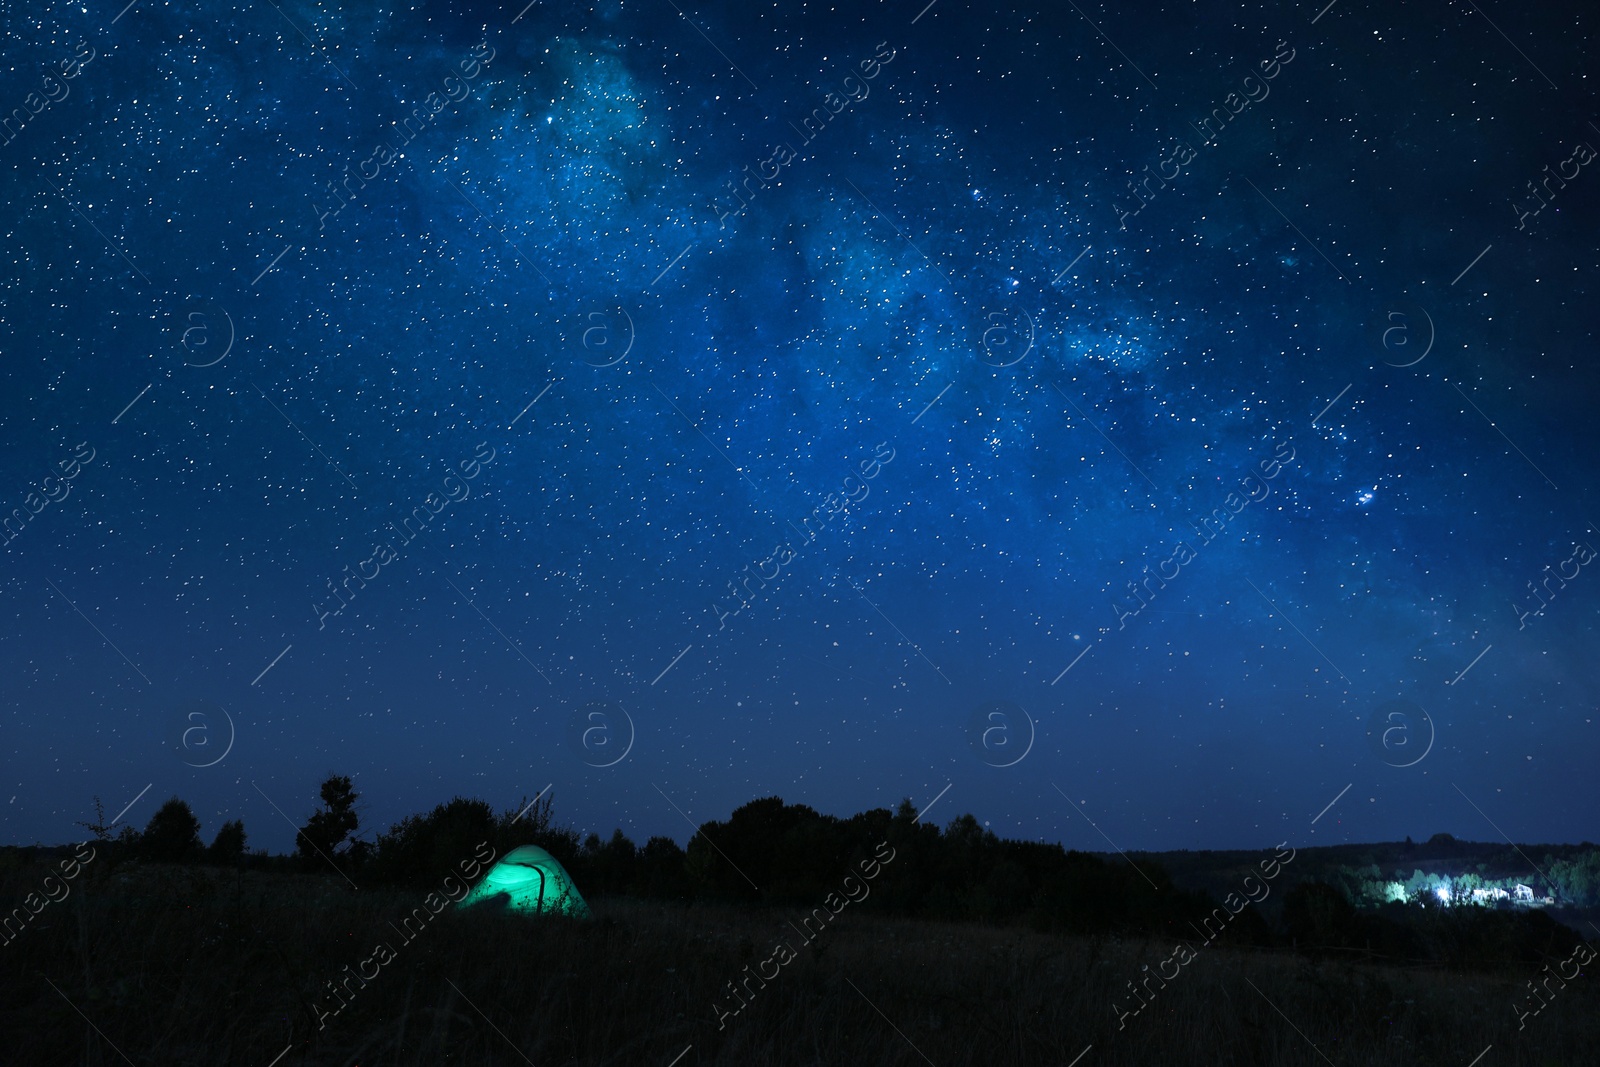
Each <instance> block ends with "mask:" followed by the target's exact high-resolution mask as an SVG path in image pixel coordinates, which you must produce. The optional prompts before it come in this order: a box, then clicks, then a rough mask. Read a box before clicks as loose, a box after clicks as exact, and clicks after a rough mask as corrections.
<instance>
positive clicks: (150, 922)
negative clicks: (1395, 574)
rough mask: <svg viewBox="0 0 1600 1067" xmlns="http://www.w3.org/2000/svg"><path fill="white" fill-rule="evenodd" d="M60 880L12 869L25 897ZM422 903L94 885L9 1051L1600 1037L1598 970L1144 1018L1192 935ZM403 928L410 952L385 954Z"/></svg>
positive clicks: (296, 885)
mask: <svg viewBox="0 0 1600 1067" xmlns="http://www.w3.org/2000/svg"><path fill="white" fill-rule="evenodd" d="M36 873H37V872H32V871H23V872H13V873H11V874H8V876H7V877H6V878H4V879H3V881H4V883H5V884H4V885H3V886H0V888H3V889H4V891H5V893H6V897H5V899H7V900H13V899H15V900H20V899H22V898H23V896H25V895H26V893H27V892H29V891H30V889H31V888H32V886H31V884H30V881H29V879H31V878H34V877H35V876H36ZM423 895H424V894H423V893H420V892H406V893H402V892H397V891H392V890H387V889H368V888H364V889H361V890H359V891H356V890H352V889H351V888H350V887H349V886H348V885H346V884H345V883H343V882H340V881H338V880H337V879H332V878H325V877H321V876H313V875H293V874H273V873H264V872H250V873H243V874H241V873H238V872H229V871H219V870H216V869H206V868H183V867H176V868H140V867H138V866H136V865H130V866H124V867H121V868H118V869H117V870H115V871H114V872H111V874H110V875H109V876H108V877H104V878H100V879H98V880H97V879H95V878H92V877H81V878H79V879H78V880H77V881H75V882H73V883H72V892H71V895H70V896H69V897H67V898H66V899H64V900H62V901H60V902H59V903H50V904H48V905H47V906H46V907H45V908H44V909H43V910H42V911H41V912H40V913H39V914H38V915H37V916H36V917H35V918H33V919H32V920H31V921H30V922H29V923H28V925H27V926H26V927H25V928H24V929H22V930H21V931H20V933H19V934H18V936H16V937H15V939H14V940H11V941H10V942H9V943H6V944H3V945H0V955H3V967H0V981H3V983H4V996H3V999H0V1005H3V1007H0V1012H3V1018H0V1062H3V1063H7V1064H27V1065H30V1067H42V1065H49V1064H84V1065H100V1064H120V1063H125V1062H126V1063H133V1064H138V1065H140V1067H143V1065H146V1064H149V1065H163V1067H187V1065H190V1064H194V1065H201V1064H204V1065H207V1067H213V1065H219V1064H240V1065H252V1067H269V1065H272V1064H274V1063H276V1064H277V1065H278V1067H291V1065H299V1064H319V1065H320V1064H327V1065H352V1067H353V1065H369V1067H379V1065H395V1067H399V1065H408V1067H409V1065H436V1064H474V1065H476V1064H497V1065H498V1064H513V1065H514V1064H523V1063H532V1064H535V1065H537V1067H554V1065H565V1064H586V1065H589V1064H592V1065H605V1064H649V1065H659V1067H668V1065H671V1064H674V1063H676V1064H678V1067H690V1065H703V1064H719V1065H727V1067H735V1065H738V1067H765V1065H772V1067H778V1065H784V1067H788V1065H793V1067H801V1065H815V1064H840V1065H860V1064H873V1065H877V1064H883V1065H890V1064H907V1065H911V1064H928V1063H931V1064H934V1065H937V1067H956V1065H961V1064H984V1065H986V1067H993V1065H1000V1064H1029V1065H1032V1064H1037V1065H1053V1067H1066V1065H1069V1064H1073V1063H1074V1062H1076V1063H1077V1064H1078V1065H1079V1067H1096V1065H1110V1064H1118V1065H1134V1064H1140V1065H1146V1064H1160V1065H1162V1067H1179V1065H1186V1064H1206V1065H1217V1064H1241V1065H1246V1064H1248V1065H1257V1064H1259V1065H1275V1064H1296V1065H1298V1064H1307V1065H1310V1064H1326V1063H1332V1064H1335V1065H1337V1067H1358V1065H1377V1064H1394V1065H1397V1067H1398V1065H1405V1067H1424V1065H1434V1064H1437V1065H1440V1067H1469V1065H1470V1064H1472V1063H1474V1060H1475V1058H1476V1057H1478V1056H1479V1054H1480V1053H1482V1052H1483V1051H1484V1049H1485V1048H1486V1047H1488V1046H1491V1045H1492V1046H1493V1048H1492V1050H1490V1051H1489V1053H1488V1054H1487V1055H1485V1056H1484V1057H1483V1058H1482V1060H1481V1061H1478V1062H1479V1067H1505V1065H1510V1064H1527V1065H1537V1067H1550V1065H1563V1067H1568V1065H1571V1067H1576V1065H1580V1064H1589V1063H1594V1062H1596V1052H1595V1049H1596V1048H1597V1047H1600V1045H1597V1042H1600V1011H1597V1010H1596V1008H1597V1002H1596V996H1595V993H1594V990H1593V987H1592V983H1591V979H1590V978H1588V977H1578V978H1576V979H1574V980H1572V981H1569V982H1567V983H1566V985H1565V987H1564V988H1560V989H1555V990H1554V992H1553V994H1548V995H1547V997H1548V999H1549V1001H1550V1002H1549V1004H1548V1006H1547V1007H1545V1008H1544V1009H1543V1010H1542V1011H1541V1012H1539V1013H1538V1014H1537V1015H1535V1016H1530V1017H1529V1018H1527V1019H1526V1027H1525V1028H1524V1029H1522V1030H1520V1032H1519V1030H1518V1022H1517V1016H1516V1013H1515V1011H1514V1010H1513V1005H1518V1004H1523V1003H1524V1002H1525V1001H1526V1000H1527V997H1528V996H1529V990H1528V987H1527V982H1528V981H1529V979H1532V978H1533V977H1534V975H1535V972H1536V971H1537V970H1538V968H1537V967H1527V968H1518V969H1516V970H1504V971H1465V972H1456V973H1451V972H1446V971H1443V970H1439V969H1396V968H1386V967H1378V966H1369V965H1361V964H1355V963H1341V962H1326V961H1324V962H1316V961H1312V960H1309V959H1305V958H1300V957H1296V956H1294V955H1292V954H1288V953H1280V952H1263V951H1244V950H1235V949H1232V948H1229V947H1227V946H1226V945H1225V944H1223V943H1218V944H1215V945H1213V946H1211V947H1209V948H1204V949H1200V950H1199V951H1198V952H1197V953H1196V954H1195V956H1194V958H1193V959H1192V960H1189V961H1188V962H1187V963H1186V964H1185V965H1184V966H1183V967H1182V969H1181V971H1179V972H1178V973H1177V977H1176V978H1174V979H1173V980H1171V981H1170V982H1168V983H1167V984H1166V987H1165V988H1164V989H1160V990H1159V991H1158V992H1156V993H1155V994H1154V999H1153V1000H1151V1002H1150V1003H1149V1005H1148V1006H1147V1007H1145V1008H1144V1009H1143V1010H1142V1011H1140V1012H1139V1013H1138V1014H1137V1015H1130V1016H1128V1017H1126V1018H1125V1019H1123V1025H1122V1026H1121V1027H1119V1022H1118V1010H1121V1011H1126V1010H1128V1009H1130V1008H1132V1007H1134V1006H1135V1005H1136V1002H1135V1001H1134V1000H1133V998H1132V994H1131V993H1130V992H1129V990H1128V988H1127V983H1129V982H1131V981H1136V980H1138V979H1140V978H1141V977H1142V976H1143V975H1145V974H1147V973H1149V972H1144V971H1142V970H1141V968H1143V967H1144V966H1149V967H1150V968H1152V969H1156V968H1157V967H1158V965H1159V964H1160V963H1161V961H1163V960H1166V959H1168V958H1169V957H1170V956H1171V955H1172V950H1173V944H1172V943H1171V942H1159V943H1157V942H1144V941H1127V940H1117V939H1109V938H1107V939H1089V938H1071V937H1058V936H1052V935H1046V934H1040V933H1035V932H1031V931H1027V930H1018V929H1000V928H987V927H981V926H957V925H944V924H937V923H928V922H917V921H909V920H896V919H885V918H881V917H877V916H873V915H871V914H854V913H852V911H851V910H850V909H849V908H846V909H845V910H844V912H843V913H842V914H841V915H839V916H838V917H837V918H836V919H834V920H833V921H832V922H831V923H830V924H828V927H827V928H826V929H825V930H824V931H823V932H822V933H821V934H820V935H818V936H817V937H816V939H815V940H814V941H812V942H810V943H809V944H807V943H805V942H804V940H803V939H802V938H801V937H800V935H799V934H798V933H796V932H795V930H794V928H793V927H791V926H790V925H789V923H790V922H791V921H792V922H794V923H799V922H800V920H801V918H802V914H801V913H800V912H799V911H795V912H792V913H791V912H789V911H779V910H774V911H760V910H740V909H722V908H715V907H705V906H694V907H687V906H674V905H669V904H660V903H645V902H638V901H629V900H617V899H612V900H606V899H601V900H593V901H591V904H592V905H593V907H594V911H595V915H596V918H595V920H594V921H592V922H587V923H583V922H574V921H563V920H553V919H530V918H527V917H524V916H515V915H505V914H497V913H494V912H466V913H461V912H456V911H454V910H453V909H450V910H446V911H444V912H442V913H440V914H439V915H438V916H437V917H431V916H430V917H428V918H426V919H425V920H424V919H413V922H412V924H411V926H410V927H409V928H407V932H406V933H403V932H402V930H401V929H399V927H400V926H401V924H402V920H403V919H404V918H405V917H406V916H407V915H408V914H411V912H412V909H413V908H415V907H417V906H419V905H420V904H421V902H422V897H423ZM424 915H426V910H425V909H424ZM407 934H409V939H408V936H407ZM780 939H787V940H788V941H789V942H790V944H792V945H793V946H794V947H795V948H796V949H797V955H796V958H794V959H793V961H792V962H789V963H788V964H787V965H786V966H784V967H783V968H782V969H781V971H780V972H779V973H778V974H777V976H776V977H775V978H773V979H772V980H771V981H770V982H768V983H767V984H766V985H765V988H756V987H755V984H754V983H753V982H752V985H751V988H754V989H756V991H755V993H754V995H753V997H751V998H750V1002H749V1004H748V1006H747V1007H745V1008H744V1009H743V1010H742V1011H740V1012H739V1013H738V1014H737V1015H736V1016H732V1017H729V1018H727V1019H726V1020H725V1027H724V1028H722V1029H719V1028H718V1024H717V1019H718V1015H717V1012H716V1011H715V1010H714V1008H713V1005H714V1004H720V1005H722V1006H723V1007H724V1008H727V1007H732V1006H733V1005H734V1001H732V999H731V996H730V994H729V993H728V991H727V983H729V982H731V981H735V980H737V979H740V978H742V977H743V976H744V974H746V973H747V972H745V971H743V968H744V967H745V966H746V965H747V964H748V965H750V966H751V967H752V969H753V968H754V967H755V966H756V965H757V964H759V963H760V961H761V960H763V959H765V958H767V957H768V956H770V955H771V949H772V946H773V945H774V944H775V943H776V942H777V941H779V940H780ZM379 943H385V944H386V945H387V946H388V947H389V948H391V949H392V950H393V952H392V957H390V956H387V955H385V956H384V958H383V959H382V960H381V962H380V961H378V960H376V959H375V956H374V950H375V947H376V946H377V945H378V944H379ZM363 961H365V963H364V962H363ZM1552 962H1554V961H1552ZM363 966H365V968H366V970H365V973H366V974H367V975H369V976H371V977H370V981H367V982H366V983H365V984H362V982H361V981H360V980H359V979H353V978H352V979H350V980H349V981H348V983H347V985H346V988H347V989H349V990H351V991H352V992H350V993H349V994H347V995H346V997H345V998H344V1000H343V1001H342V1002H341V1000H340V999H339V998H336V997H335V996H334V994H333V993H332V992H331V991H330V987H329V983H331V982H334V981H337V980H339V979H340V978H343V977H347V976H349V975H353V974H355V973H356V971H357V970H359V969H361V968H362V967H363ZM346 967H349V968H351V970H350V971H348V972H347V971H345V968H346ZM768 973H771V972H770V970H769V972H768ZM1168 973H1169V974H1170V973H1172V972H1171V971H1170V970H1169V971H1168ZM1150 988H1152V989H1155V988H1156V985H1155V983H1153V982H1152V984H1151V986H1150ZM1552 988H1554V987H1552ZM1117 1004H1120V1005H1121V1008H1120V1009H1118V1010H1114V1007H1113V1006H1114V1005H1117ZM319 1019H320V1021H321V1024H322V1025H321V1027H320V1028H319V1025H318V1022H319ZM1085 1049H1087V1050H1088V1051H1087V1052H1085ZM686 1050H687V1051H686ZM1080 1055H1081V1059H1079V1057H1080ZM679 1057H681V1058H679Z"/></svg>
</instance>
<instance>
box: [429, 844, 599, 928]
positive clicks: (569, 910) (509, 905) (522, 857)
mask: <svg viewBox="0 0 1600 1067" xmlns="http://www.w3.org/2000/svg"><path fill="white" fill-rule="evenodd" d="M483 903H489V904H497V905H500V906H502V907H504V908H505V909H506V910H507V911H527V912H535V913H550V914H554V915H569V916H571V917H573V918H575V919H587V918H590V917H591V916H590V913H589V905H588V904H587V903H586V902H585V901H584V899H583V895H582V894H580V893H579V892H578V887H577V886H575V885H573V884H572V878H571V877H570V876H568V874H567V872H566V869H565V868H563V867H562V866H561V864H560V863H559V862H557V860H556V858H555V857H554V856H552V855H550V853H548V852H546V851H545V850H544V849H542V848H540V847H539V846H538V845H523V846H521V847H519V848H514V849H512V850H511V851H510V852H507V853H506V854H505V856H504V857H503V858H502V859H501V860H500V862H499V863H496V864H495V865H494V866H493V867H490V868H489V873H488V874H485V875H484V876H483V881H481V882H479V883H478V884H477V885H475V886H473V888H472V892H470V893H468V894H467V895H466V896H465V897H463V898H461V903H460V904H458V905H457V907H461V908H469V907H472V906H473V905H475V904H483Z"/></svg>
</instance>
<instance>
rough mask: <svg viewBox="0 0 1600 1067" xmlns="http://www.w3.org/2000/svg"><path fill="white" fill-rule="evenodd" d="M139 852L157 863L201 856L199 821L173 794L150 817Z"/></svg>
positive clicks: (141, 839) (179, 861) (187, 806)
mask: <svg viewBox="0 0 1600 1067" xmlns="http://www.w3.org/2000/svg"><path fill="white" fill-rule="evenodd" d="M139 840H140V848H139V851H140V852H141V854H143V856H144V857H145V858H146V859H151V860H155V861H156V862H157V863H181V862H183V861H184V860H189V859H194V858H196V857H198V856H199V855H200V851H201V845H200V820H199V819H197V818H195V817H194V812H193V811H191V810H189V805H188V804H185V803H184V802H183V801H181V800H179V799H178V798H177V797H173V798H172V799H171V800H169V801H167V802H166V803H165V804H163V805H161V807H160V808H159V809H158V810H157V811H156V813H155V814H154V815H152V816H151V817H150V822H149V824H148V825H147V826H145V828H144V834H143V835H142V836H141V837H140V839H139Z"/></svg>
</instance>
